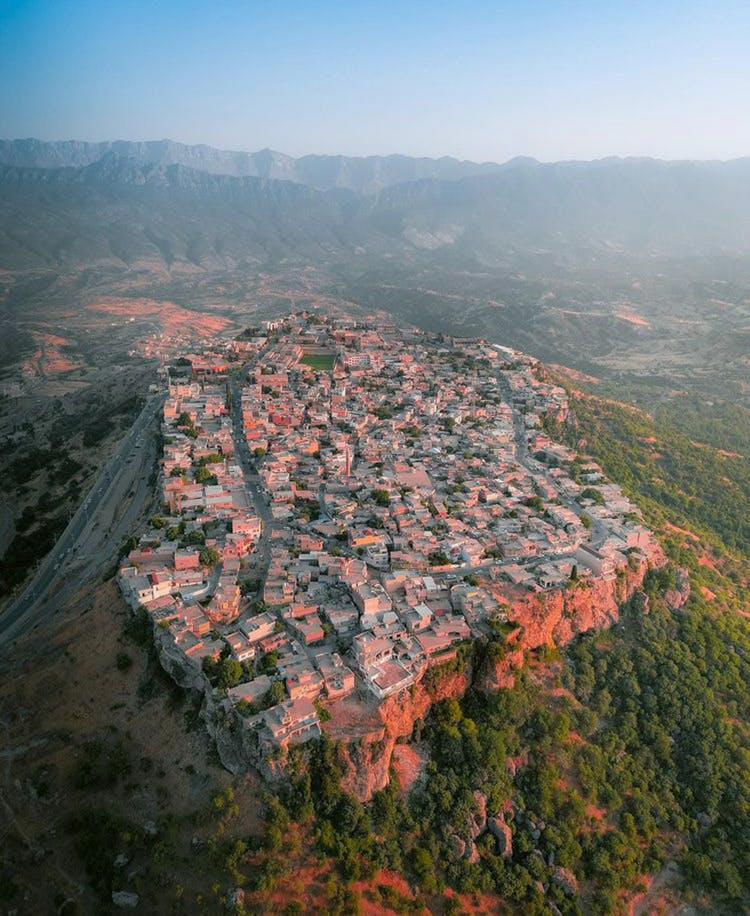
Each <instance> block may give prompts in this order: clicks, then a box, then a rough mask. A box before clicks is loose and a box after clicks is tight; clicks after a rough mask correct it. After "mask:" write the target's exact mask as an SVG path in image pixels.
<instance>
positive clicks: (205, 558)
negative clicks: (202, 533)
mask: <svg viewBox="0 0 750 916" xmlns="http://www.w3.org/2000/svg"><path fill="white" fill-rule="evenodd" d="M198 558H199V560H200V563H201V566H216V564H217V563H218V562H219V560H220V559H221V555H220V554H219V551H218V550H216V548H215V547H204V548H203V549H202V550H201V552H200V553H199V554H198Z"/></svg>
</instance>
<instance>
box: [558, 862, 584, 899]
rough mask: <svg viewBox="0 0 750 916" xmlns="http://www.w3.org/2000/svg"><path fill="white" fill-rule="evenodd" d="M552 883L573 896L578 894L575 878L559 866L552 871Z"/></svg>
mask: <svg viewBox="0 0 750 916" xmlns="http://www.w3.org/2000/svg"><path fill="white" fill-rule="evenodd" d="M552 883H553V884H556V885H557V886H558V887H559V888H562V890H563V891H564V892H565V893H566V894H568V895H569V896H573V895H574V894H577V893H578V880H577V878H576V876H575V875H574V874H573V872H572V871H570V870H569V869H567V868H561V867H560V866H559V865H558V866H556V867H555V868H553V869H552Z"/></svg>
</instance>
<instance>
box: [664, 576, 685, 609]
mask: <svg viewBox="0 0 750 916" xmlns="http://www.w3.org/2000/svg"><path fill="white" fill-rule="evenodd" d="M676 580H677V581H676V584H675V587H674V588H670V589H667V591H666V592H665V593H664V600H665V601H666V602H667V604H668V605H669V607H670V608H671V609H672V610H673V611H678V610H679V609H680V608H681V607H684V606H685V605H686V604H687V600H688V598H689V597H690V573H689V572H688V571H687V570H686V569H678V570H677V573H676Z"/></svg>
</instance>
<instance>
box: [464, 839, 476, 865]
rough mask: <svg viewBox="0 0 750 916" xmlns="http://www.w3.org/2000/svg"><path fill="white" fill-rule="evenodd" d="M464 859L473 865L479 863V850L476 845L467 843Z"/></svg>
mask: <svg viewBox="0 0 750 916" xmlns="http://www.w3.org/2000/svg"><path fill="white" fill-rule="evenodd" d="M464 859H466V861H467V862H469V863H470V864H471V865H473V864H474V863H475V862H478V861H479V850H478V849H477V844H476V843H467V844H466V852H465V853H464Z"/></svg>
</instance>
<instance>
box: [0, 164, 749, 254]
mask: <svg viewBox="0 0 750 916" xmlns="http://www.w3.org/2000/svg"><path fill="white" fill-rule="evenodd" d="M84 154H85V149H84V150H83V151H82V152H81V155H84ZM302 161H303V160H299V161H298V163H297V164H299V162H302ZM295 168H296V165H295ZM420 250H431V251H433V252H434V257H435V258H440V259H443V258H445V257H450V258H453V259H454V260H455V259H458V260H457V261H456V263H459V262H463V263H466V262H468V261H470V262H472V263H474V264H476V263H480V264H487V265H497V264H501V263H507V261H508V259H509V258H511V257H513V256H514V255H517V254H519V253H521V254H526V255H528V254H532V255H533V254H537V253H540V252H542V253H547V255H548V256H549V257H552V258H556V259H559V260H561V261H562V262H564V263H567V264H571V263H572V264H575V263H589V262H590V261H591V259H592V258H595V257H600V256H602V255H604V254H607V255H609V256H617V255H618V254H627V255H629V256H632V255H635V256H649V255H668V256H673V255H680V256H683V255H688V256H692V255H697V254H701V255H702V254H718V253H737V252H740V253H742V252H748V251H750V160H749V159H743V160H736V161H733V162H725V163H722V162H660V161H655V160H648V159H645V160H619V159H610V160H602V161H599V162H592V163H581V162H569V163H557V164H552V165H545V164H542V163H538V162H534V161H533V160H532V161H529V160H516V161H513V162H510V163H508V164H506V165H505V166H502V167H499V168H498V171H497V172H495V173H493V174H488V175H475V176H471V177H466V178H461V179H458V180H453V181H447V180H437V179H424V180H420V181H414V182H404V183H401V184H397V185H393V186H390V187H388V188H386V189H383V190H381V191H380V192H379V193H378V194H376V195H363V194H361V193H357V192H355V191H351V190H344V189H340V188H336V189H331V190H327V191H320V190H317V189H315V188H313V187H311V186H310V185H306V184H301V183H299V182H292V181H281V180H278V179H274V178H263V177H253V176H246V177H239V178H238V177H234V176H229V175H225V174H217V173H209V172H207V171H201V170H196V169H191V168H188V167H185V166H183V165H159V164H154V163H139V162H138V161H137V160H135V159H132V158H127V159H124V158H121V157H117V156H115V155H114V154H113V153H111V152H110V153H107V155H105V156H104V157H102V158H99V159H97V160H96V161H94V162H93V163H91V164H89V165H86V166H82V167H69V168H36V167H34V168H29V167H18V166H0V259H1V260H0V266H2V267H5V268H10V269H13V268H18V267H28V266H34V265H37V266H42V265H49V264H65V263H74V264H81V263H94V262H100V261H101V260H107V259H113V258H114V259H117V260H119V261H121V262H124V263H126V264H132V263H134V262H135V261H137V260H139V259H142V258H149V259H154V258H157V259H160V260H161V261H163V262H164V264H165V265H166V266H167V267H171V266H172V265H173V264H175V263H176V264H180V263H182V262H185V263H191V264H193V265H196V266H201V267H209V266H211V265H212V264H222V265H224V266H231V265H236V264H240V263H243V262H248V263H254V264H257V263H258V262H263V261H265V260H267V259H269V258H271V259H279V258H285V257H300V258H304V259H307V260H309V261H310V262H311V263H315V262H318V261H320V260H326V259H328V258H330V257H331V256H333V255H335V256H337V257H343V258H348V257H349V256H350V255H352V254H353V253H355V252H357V254H358V255H359V254H362V253H368V254H371V255H375V256H377V255H379V254H382V253H384V252H385V251H387V252H388V253H389V254H390V255H401V256H402V257H405V258H407V259H408V258H410V257H411V256H412V255H414V254H415V253H417V252H418V251H420Z"/></svg>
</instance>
